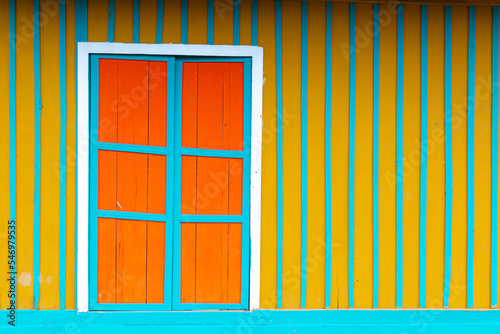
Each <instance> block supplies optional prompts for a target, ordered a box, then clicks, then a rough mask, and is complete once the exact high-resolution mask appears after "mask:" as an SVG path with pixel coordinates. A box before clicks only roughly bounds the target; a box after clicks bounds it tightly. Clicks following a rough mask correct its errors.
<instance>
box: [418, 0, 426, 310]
mask: <svg viewBox="0 0 500 334" xmlns="http://www.w3.org/2000/svg"><path fill="white" fill-rule="evenodd" d="M420 10H421V23H420V31H421V32H420V35H421V37H420V71H421V75H420V87H421V88H420V99H421V107H420V119H421V121H420V124H421V125H420V259H419V261H420V270H419V271H420V273H419V274H420V290H419V295H420V303H419V305H420V308H425V307H426V295H427V137H428V134H427V132H428V129H427V128H428V124H427V122H428V121H427V114H428V92H427V81H428V74H427V71H428V66H427V28H428V27H427V20H428V14H427V6H426V5H423V6H421V8H420Z"/></svg>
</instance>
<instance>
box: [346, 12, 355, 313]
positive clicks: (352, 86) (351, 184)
mask: <svg viewBox="0 0 500 334" xmlns="http://www.w3.org/2000/svg"><path fill="white" fill-rule="evenodd" d="M349 42H350V50H349V287H348V290H349V307H350V308H354V153H355V150H354V144H355V136H354V129H355V121H356V114H355V112H356V4H355V3H351V4H350V5H349Z"/></svg>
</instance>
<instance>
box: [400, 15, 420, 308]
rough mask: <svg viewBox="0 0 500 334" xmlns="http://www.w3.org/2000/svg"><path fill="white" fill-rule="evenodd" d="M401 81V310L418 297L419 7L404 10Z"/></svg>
mask: <svg viewBox="0 0 500 334" xmlns="http://www.w3.org/2000/svg"><path fill="white" fill-rule="evenodd" d="M404 35H405V49H404V60H405V61H404V65H403V68H404V77H403V110H404V116H403V222H404V227H403V245H404V246H403V263H404V266H403V307H404V308H417V307H418V305H419V303H418V297H419V275H418V274H419V241H420V240H419V237H418V236H419V231H420V219H419V212H420V207H419V194H420V182H419V181H420V85H418V82H419V81H420V70H421V69H420V66H419V65H420V38H421V35H420V6H405V31H404Z"/></svg>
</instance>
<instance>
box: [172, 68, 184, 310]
mask: <svg viewBox="0 0 500 334" xmlns="http://www.w3.org/2000/svg"><path fill="white" fill-rule="evenodd" d="M175 87H177V89H176V90H175V106H174V108H175V110H174V129H177V130H178V131H176V132H175V133H174V142H173V144H174V170H173V177H174V184H173V187H174V195H175V196H174V197H173V203H174V205H173V212H172V215H173V220H172V229H173V243H172V247H173V258H172V276H173V277H172V309H173V310H177V309H182V306H181V272H180V269H181V243H180V241H181V218H180V216H181V212H180V208H181V198H180V196H179V195H180V194H181V175H180V172H181V153H180V148H181V141H182V133H181V131H182V123H181V122H182V119H181V115H182V61H179V60H176V61H175Z"/></svg>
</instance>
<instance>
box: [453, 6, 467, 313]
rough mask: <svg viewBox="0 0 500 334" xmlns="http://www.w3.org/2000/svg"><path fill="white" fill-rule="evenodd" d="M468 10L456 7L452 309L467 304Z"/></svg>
mask: <svg viewBox="0 0 500 334" xmlns="http://www.w3.org/2000/svg"><path fill="white" fill-rule="evenodd" d="M467 22H468V9H467V7H464V6H455V7H453V8H452V23H451V25H452V37H451V39H452V40H451V47H452V62H453V66H452V69H451V71H452V73H451V77H452V83H451V85H452V87H451V89H452V92H451V99H452V121H451V122H452V131H453V136H452V140H453V162H454V164H453V165H454V166H453V227H452V232H451V243H452V248H451V277H452V279H451V284H450V297H449V302H450V308H465V307H466V305H467V296H466V290H465V287H466V284H467V276H466V273H467V272H466V269H467V205H466V203H467V39H468V38H466V36H468V28H467V26H468V24H467Z"/></svg>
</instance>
